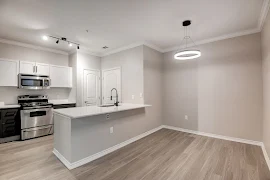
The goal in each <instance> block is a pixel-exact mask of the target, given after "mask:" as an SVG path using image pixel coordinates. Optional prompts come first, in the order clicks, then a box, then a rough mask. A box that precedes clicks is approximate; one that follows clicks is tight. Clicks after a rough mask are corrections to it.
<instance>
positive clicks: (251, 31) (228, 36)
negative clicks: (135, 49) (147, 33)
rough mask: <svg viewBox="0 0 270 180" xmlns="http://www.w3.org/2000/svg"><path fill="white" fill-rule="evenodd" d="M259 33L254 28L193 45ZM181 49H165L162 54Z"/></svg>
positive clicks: (179, 47)
mask: <svg viewBox="0 0 270 180" xmlns="http://www.w3.org/2000/svg"><path fill="white" fill-rule="evenodd" d="M259 32H260V29H258V28H256V29H251V30H247V31H240V32H237V33H232V34H227V35H223V36H219V37H215V38H209V39H205V40H201V41H196V42H195V44H196V45H202V44H207V43H212V42H216V41H221V40H225V39H230V38H235V37H239V36H244V35H249V34H255V33H259ZM181 48H183V46H174V47H171V48H166V49H164V51H163V53H165V52H170V51H176V50H179V49H181Z"/></svg>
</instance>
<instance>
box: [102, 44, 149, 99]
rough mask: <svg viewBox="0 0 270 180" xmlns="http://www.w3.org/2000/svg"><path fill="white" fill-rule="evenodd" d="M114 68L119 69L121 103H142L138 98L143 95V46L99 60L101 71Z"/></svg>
mask: <svg viewBox="0 0 270 180" xmlns="http://www.w3.org/2000/svg"><path fill="white" fill-rule="evenodd" d="M114 67H121V72H122V77H121V79H122V102H124V103H143V102H144V100H143V98H140V93H143V46H138V47H135V48H132V49H128V50H124V51H121V52H118V53H115V54H112V55H108V56H106V57H102V58H101V69H102V70H104V69H110V68H114ZM132 95H134V97H135V98H134V99H132Z"/></svg>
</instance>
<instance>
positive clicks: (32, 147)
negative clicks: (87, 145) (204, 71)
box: [0, 129, 270, 180]
mask: <svg viewBox="0 0 270 180" xmlns="http://www.w3.org/2000/svg"><path fill="white" fill-rule="evenodd" d="M52 150H53V136H45V137H41V138H37V139H32V140H27V141H15V142H11V143H4V144H0V179H1V180H36V179H37V180H270V172H269V169H268V166H267V164H266V161H265V159H264V155H263V152H262V150H261V148H260V147H259V146H254V145H249V144H243V143H237V142H231V141H225V140H220V139H215V138H210V137H204V136H199V135H194V134H190V133H185V132H178V131H174V130H168V129H161V130H159V131H157V132H155V133H153V134H151V135H149V136H146V137H144V138H142V139H140V140H138V141H136V142H133V143H131V144H129V145H127V146H125V147H123V148H121V149H119V150H117V151H114V152H112V153H110V154H108V155H106V156H104V157H101V158H99V159H97V160H95V161H93V162H90V163H88V164H85V165H83V166H81V167H78V168H76V169H73V170H68V169H67V168H66V167H65V166H64V165H63V164H62V163H61V162H60V161H59V160H58V159H57V158H56V157H55V156H54V154H53V153H52Z"/></svg>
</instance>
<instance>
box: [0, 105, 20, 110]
mask: <svg viewBox="0 0 270 180" xmlns="http://www.w3.org/2000/svg"><path fill="white" fill-rule="evenodd" d="M19 107H20V105H18V104H10V105H5V104H0V109H11V108H19Z"/></svg>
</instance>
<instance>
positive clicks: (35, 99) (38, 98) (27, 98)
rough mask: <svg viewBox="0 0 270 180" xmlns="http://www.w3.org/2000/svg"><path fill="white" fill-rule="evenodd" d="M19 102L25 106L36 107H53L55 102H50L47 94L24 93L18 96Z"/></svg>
mask: <svg viewBox="0 0 270 180" xmlns="http://www.w3.org/2000/svg"><path fill="white" fill-rule="evenodd" d="M18 103H19V104H20V105H21V107H22V108H23V109H24V108H35V107H43V106H46V107H52V105H53V104H51V103H48V96H47V95H23V96H18Z"/></svg>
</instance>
